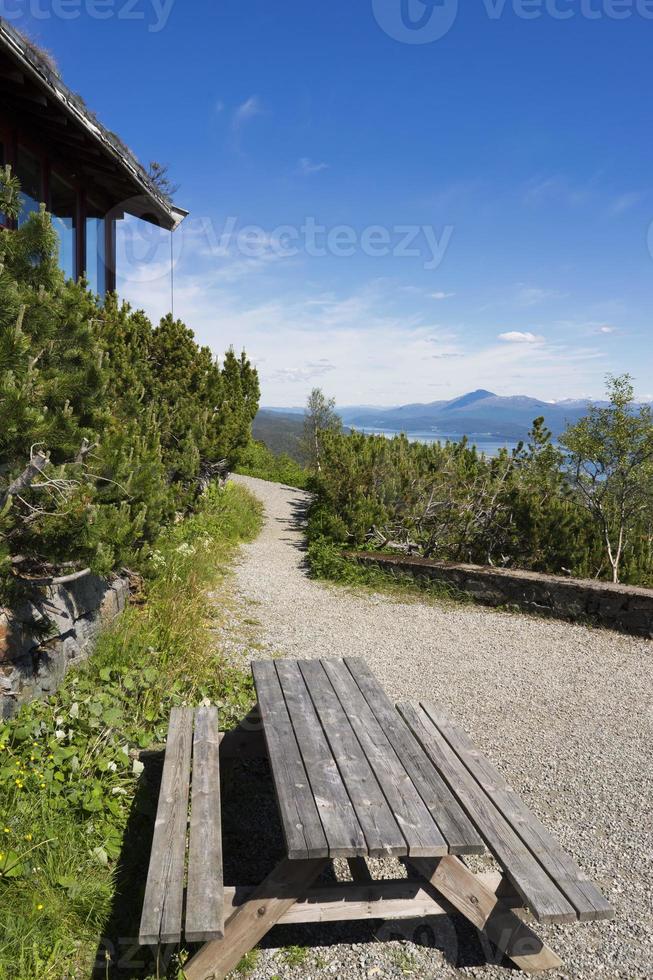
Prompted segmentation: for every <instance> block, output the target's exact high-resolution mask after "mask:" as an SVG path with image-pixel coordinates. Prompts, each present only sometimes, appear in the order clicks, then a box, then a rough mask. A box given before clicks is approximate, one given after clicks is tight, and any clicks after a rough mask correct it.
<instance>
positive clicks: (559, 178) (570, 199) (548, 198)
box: [521, 174, 596, 207]
mask: <svg viewBox="0 0 653 980" xmlns="http://www.w3.org/2000/svg"><path fill="white" fill-rule="evenodd" d="M595 182H596V177H593V178H590V179H589V180H588V181H587V182H586V183H585V184H582V185H577V184H575V183H574V182H573V181H572V180H571V179H570V178H569V177H567V176H565V175H564V174H553V175H549V176H536V177H532V178H531V179H530V180H529V181H527V182H526V184H525V185H524V186H523V188H522V193H521V197H522V201H523V203H524V204H528V205H540V204H547V203H551V202H557V203H560V204H565V205H568V206H569V207H579V206H580V205H582V204H586V203H587V202H588V201H589V200H590V198H591V196H592V193H593V190H594V184H595Z"/></svg>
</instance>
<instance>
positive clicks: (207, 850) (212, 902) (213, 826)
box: [184, 707, 224, 942]
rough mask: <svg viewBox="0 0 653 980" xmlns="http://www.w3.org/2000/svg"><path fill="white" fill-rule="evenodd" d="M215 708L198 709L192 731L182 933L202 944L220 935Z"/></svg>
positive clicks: (217, 736)
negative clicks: (188, 828)
mask: <svg viewBox="0 0 653 980" xmlns="http://www.w3.org/2000/svg"><path fill="white" fill-rule="evenodd" d="M222 887H223V882H222V822H221V814H220V741H219V732H218V709H217V708H213V707H203V708H198V709H197V710H196V712H195V732H194V734H193V775H192V782H191V808H190V836H189V845H188V885H187V887H186V923H185V929H184V933H185V937H186V940H187V941H188V942H200V941H201V942H205V941H206V940H207V939H219V938H220V937H221V936H223V935H224V907H223V893H222Z"/></svg>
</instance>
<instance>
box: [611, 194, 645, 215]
mask: <svg viewBox="0 0 653 980" xmlns="http://www.w3.org/2000/svg"><path fill="white" fill-rule="evenodd" d="M643 197H644V195H643V194H642V193H641V191H629V192H628V193H626V194H620V195H619V197H616V198H615V199H614V201H613V202H612V204H611V205H610V207H609V208H608V214H611V215H613V216H615V217H617V216H618V215H620V214H623V213H624V212H625V211H629V210H630V209H631V208H633V207H635V205H636V204H639V202H640V201H641V200H642V199H643Z"/></svg>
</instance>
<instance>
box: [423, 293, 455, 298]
mask: <svg viewBox="0 0 653 980" xmlns="http://www.w3.org/2000/svg"><path fill="white" fill-rule="evenodd" d="M429 295H430V297H431V299H451V297H452V296H455V295H456V294H455V293H442V292H438V293H429Z"/></svg>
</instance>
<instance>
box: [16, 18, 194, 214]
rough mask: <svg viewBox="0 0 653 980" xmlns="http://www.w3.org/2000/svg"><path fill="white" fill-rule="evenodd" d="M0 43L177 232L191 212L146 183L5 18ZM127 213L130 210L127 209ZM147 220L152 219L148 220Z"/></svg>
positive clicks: (135, 168)
mask: <svg viewBox="0 0 653 980" xmlns="http://www.w3.org/2000/svg"><path fill="white" fill-rule="evenodd" d="M0 41H2V42H3V43H4V45H5V47H6V48H8V49H9V50H10V51H11V53H12V54H13V56H14V57H15V58H16V59H17V60H18V61H19V62H20V65H21V68H22V69H23V70H24V71H26V72H27V73H28V74H29V75H30V76H31V77H32V78H33V79H34V80H35V81H36V82H37V83H38V84H39V85H40V86H42V87H43V88H45V89H46V90H47V92H48V94H49V95H50V96H51V97H52V98H56V99H57V101H58V104H59V106H60V108H61V109H62V110H63V111H64V112H65V113H66V114H67V115H68V116H69V117H70V118H72V120H73V121H74V122H75V123H77V125H80V126H81V127H82V128H83V129H84V130H85V132H86V133H87V134H88V135H89V136H90V138H91V139H92V140H94V141H95V143H97V144H99V146H100V147H101V148H102V150H103V151H104V152H105V153H106V154H107V155H108V156H109V157H111V158H112V160H113V161H114V162H115V163H116V164H117V165H118V166H119V167H120V169H121V170H122V171H123V173H124V174H126V176H127V177H128V179H129V180H130V181H131V182H133V183H134V184H135V185H136V187H137V189H138V190H139V191H140V192H141V194H142V195H143V196H144V197H145V198H146V199H147V201H148V203H149V204H150V205H151V206H152V209H153V210H154V212H155V214H156V216H157V218H158V219H160V223H161V226H162V227H163V228H166V229H167V230H168V231H175V230H176V229H177V228H178V227H179V225H180V224H181V222H182V221H183V220H184V218H186V217H187V215H188V214H189V212H188V211H186V210H184V209H183V208H179V207H177V206H176V205H174V204H172V202H169V201H167V200H166V198H165V197H164V196H163V195H162V194H160V193H159V192H158V191H157V190H156V189H155V188H154V186H153V185H151V184H150V183H149V182H148V181H147V180H146V179H144V174H142V173H141V172H140V167H139V165H138V164H137V161H136V160H135V159H132V158H131V157H130V156H127V155H125V154H123V153H121V152H120V151H119V150H118V148H117V147H116V146H114V145H113V143H112V142H111V140H110V139H109V136H108V133H107V130H105V128H104V127H103V126H102V125H101V123H99V122H98V121H97V120H95V119H93V118H92V117H91V116H90V115H89V114H88V113H86V112H84V111H83V109H82V108H81V106H79V105H78V104H77V102H76V101H75V100H74V98H73V93H72V92H71V90H70V89H69V88H68V87H67V86H66V85H65V84H64V83H63V82H62V81H61V80H60V79H59V78H56V81H54V80H53V77H50V75H51V73H50V72H46V70H45V69H43V70H39V67H38V65H36V64H34V62H33V61H32V60H31V59H30V58H28V57H26V54H25V50H24V48H23V46H22V44H21V41H22V38H21V36H20V35H19V34H17V32H16V31H15V30H14V29H13V28H11V26H10V25H8V24H7V23H6V21H4V20H3V19H2V18H0ZM125 210H128V207H127V206H126V207H125ZM145 220H148V219H147V218H145Z"/></svg>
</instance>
